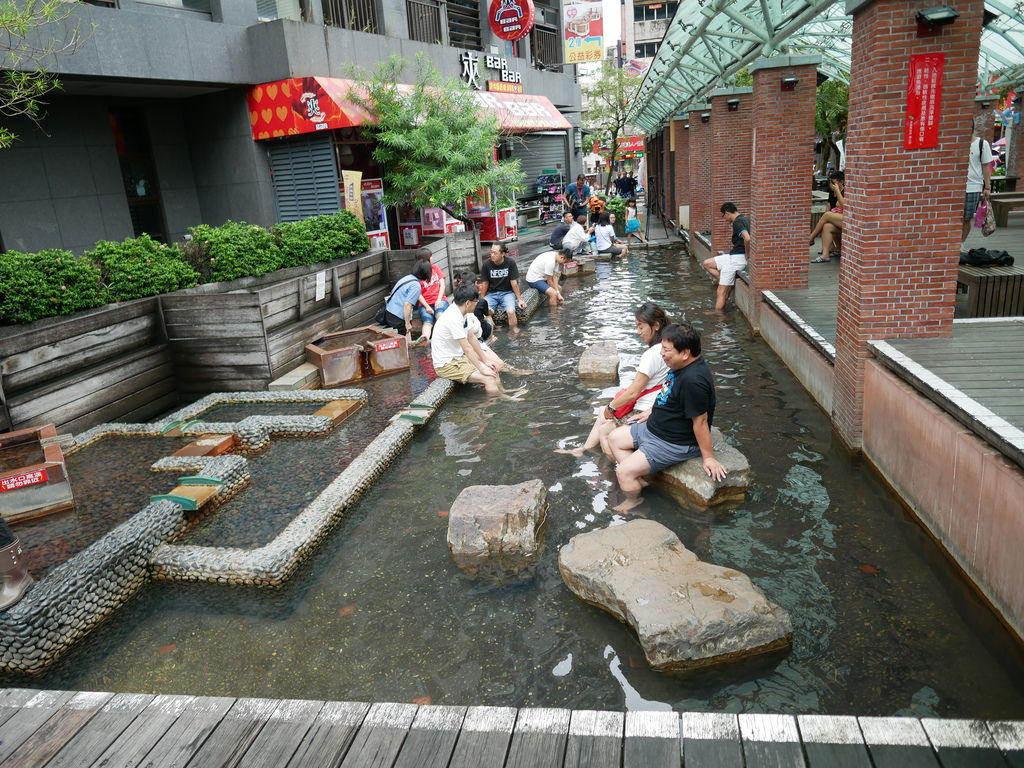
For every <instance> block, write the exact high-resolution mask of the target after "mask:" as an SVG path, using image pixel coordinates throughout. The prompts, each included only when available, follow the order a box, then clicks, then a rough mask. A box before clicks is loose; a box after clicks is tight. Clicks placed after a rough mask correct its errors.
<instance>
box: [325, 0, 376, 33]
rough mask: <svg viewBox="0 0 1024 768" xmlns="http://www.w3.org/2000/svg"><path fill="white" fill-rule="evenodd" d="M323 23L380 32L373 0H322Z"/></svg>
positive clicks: (359, 30) (361, 30) (362, 30)
mask: <svg viewBox="0 0 1024 768" xmlns="http://www.w3.org/2000/svg"><path fill="white" fill-rule="evenodd" d="M323 3H324V23H325V24H328V25H330V26H332V27H344V28H345V29H354V30H356V31H358V32H371V33H373V34H377V33H379V32H380V25H379V24H378V22H377V4H376V2H374V0H323Z"/></svg>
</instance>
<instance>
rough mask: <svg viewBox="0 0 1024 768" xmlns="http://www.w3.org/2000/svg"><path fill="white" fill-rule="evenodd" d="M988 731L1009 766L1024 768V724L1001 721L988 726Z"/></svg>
mask: <svg viewBox="0 0 1024 768" xmlns="http://www.w3.org/2000/svg"><path fill="white" fill-rule="evenodd" d="M988 731H989V733H991V734H992V739H993V740H994V741H995V743H996V744H997V745H999V749H1000V750H1002V753H1003V758H1004V759H1005V760H1006V763H1007V765H1010V766H1013V768H1024V723H1022V722H1007V721H999V722H992V723H989V724H988Z"/></svg>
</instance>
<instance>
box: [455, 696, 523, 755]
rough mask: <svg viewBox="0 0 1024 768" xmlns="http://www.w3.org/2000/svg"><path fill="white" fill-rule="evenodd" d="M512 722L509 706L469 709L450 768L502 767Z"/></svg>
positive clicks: (514, 718)
mask: <svg viewBox="0 0 1024 768" xmlns="http://www.w3.org/2000/svg"><path fill="white" fill-rule="evenodd" d="M515 722H516V710H514V709H512V708H511V707H470V708H469V709H468V710H466V717H465V719H464V720H463V721H462V731H461V732H460V733H459V739H458V741H457V742H456V743H455V752H454V753H452V759H451V762H450V763H449V764H448V765H449V768H479V767H480V766H492V765H493V766H500V765H503V764H504V762H505V755H506V754H507V753H508V745H509V742H511V741H512V729H513V728H514V727H515Z"/></svg>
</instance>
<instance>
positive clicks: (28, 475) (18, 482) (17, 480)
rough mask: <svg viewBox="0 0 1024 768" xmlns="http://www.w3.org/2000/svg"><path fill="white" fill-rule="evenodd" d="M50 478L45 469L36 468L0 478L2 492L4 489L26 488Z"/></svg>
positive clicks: (0, 490) (0, 491)
mask: <svg viewBox="0 0 1024 768" xmlns="http://www.w3.org/2000/svg"><path fill="white" fill-rule="evenodd" d="M48 479H49V478H48V477H47V475H46V470H45V469H36V470H33V471H32V472H22V473H21V474H20V475H12V476H11V477H3V478H0V493H3V492H4V491H16V490H18V489H19V488H26V487H28V486H30V485H39V484H40V483H45V482H46V481H47V480H48Z"/></svg>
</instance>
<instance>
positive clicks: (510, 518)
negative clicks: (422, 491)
mask: <svg viewBox="0 0 1024 768" xmlns="http://www.w3.org/2000/svg"><path fill="white" fill-rule="evenodd" d="M547 507H548V501H547V489H546V488H545V487H544V483H542V482H541V481H540V480H528V481H527V482H525V483H519V484H518V485H471V486H470V487H468V488H465V489H463V491H462V492H461V493H460V494H459V495H458V496H457V497H456V499H455V501H454V503H453V504H452V506H451V509H450V510H449V511H448V549H449V550H450V551H451V555H452V560H454V561H455V564H456V565H457V566H458V567H459V568H460V569H462V570H463V571H464V572H466V573H467V574H469V575H470V576H481V577H489V578H491V577H497V578H499V579H500V578H503V577H507V576H519V575H520V574H522V573H523V572H524V571H526V570H527V569H528V568H529V567H530V566H532V565H533V564H534V563H535V562H536V561H537V558H538V557H539V555H540V540H539V533H540V529H541V527H542V526H543V525H544V520H545V518H546V516H547Z"/></svg>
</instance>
